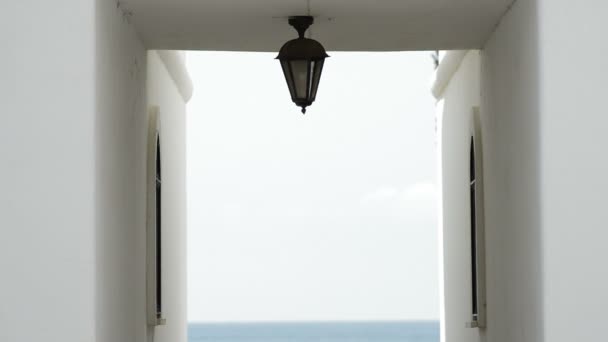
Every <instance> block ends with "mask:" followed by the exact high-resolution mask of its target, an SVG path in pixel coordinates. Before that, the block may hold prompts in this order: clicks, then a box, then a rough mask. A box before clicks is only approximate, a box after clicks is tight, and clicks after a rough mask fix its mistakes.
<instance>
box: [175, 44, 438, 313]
mask: <svg viewBox="0 0 608 342" xmlns="http://www.w3.org/2000/svg"><path fill="white" fill-rule="evenodd" d="M275 55H276V54H269V53H226V52H221V53H220V52H192V53H188V67H189V70H190V73H191V76H192V78H193V81H194V86H195V91H194V97H193V98H192V100H191V101H190V103H189V105H188V117H187V122H188V124H187V142H188V152H187V153H188V156H187V158H188V159H187V160H188V175H187V177H188V178H187V181H188V315H189V316H188V318H189V321H282V320H305V321H310V320H314V321H319V320H400V319H437V318H438V315H439V313H438V311H439V304H438V283H437V282H438V277H437V227H436V224H437V222H436V218H435V217H436V203H435V202H436V186H435V143H434V130H435V127H434V126H435V125H434V101H433V99H432V97H431V95H430V90H429V86H428V85H429V81H430V76H431V73H432V68H433V66H432V62H431V58H430V57H429V53H426V52H416V53H330V55H331V56H332V57H331V58H329V59H328V60H327V61H326V63H325V69H324V72H323V77H322V79H321V85H320V87H319V93H318V96H317V101H316V102H315V103H314V104H313V105H312V106H311V107H309V108H308V112H307V114H306V115H302V114H301V113H300V110H299V108H298V107H296V106H295V105H294V104H293V103H292V102H291V98H290V96H289V92H288V90H287V86H286V84H285V79H284V78H283V75H282V72H281V68H280V66H279V63H278V62H277V61H276V60H274V57H275Z"/></svg>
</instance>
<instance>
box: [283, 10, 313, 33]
mask: <svg viewBox="0 0 608 342" xmlns="http://www.w3.org/2000/svg"><path fill="white" fill-rule="evenodd" d="M314 21H315V19H314V18H313V17H311V16H309V15H299V16H292V17H289V25H291V26H293V28H295V29H296V31H298V35H299V37H300V38H304V33H306V30H308V28H309V27H310V25H312V24H313V23H314Z"/></svg>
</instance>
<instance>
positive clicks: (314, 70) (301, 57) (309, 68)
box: [276, 16, 329, 114]
mask: <svg viewBox="0 0 608 342" xmlns="http://www.w3.org/2000/svg"><path fill="white" fill-rule="evenodd" d="M312 23H313V17H310V16H297V17H290V18H289V25H291V26H293V27H294V28H295V29H296V31H298V35H299V37H298V38H297V39H293V40H290V41H288V42H287V43H285V45H283V47H282V48H281V50H280V51H279V55H278V56H277V58H276V59H278V60H279V61H280V62H281V67H282V68H283V74H284V75H285V80H286V81H287V86H288V87H289V92H290V93H291V100H292V101H293V102H294V103H295V104H296V106H298V107H302V114H304V113H306V107H308V106H310V105H311V104H312V103H313V102H314V101H315V98H316V97H317V89H318V88H319V81H320V79H321V71H323V62H324V61H325V58H327V57H329V56H328V55H327V53H325V48H324V47H323V45H321V43H319V42H318V41H316V40H314V39H309V38H304V33H305V32H306V30H307V29H308V27H310V25H312Z"/></svg>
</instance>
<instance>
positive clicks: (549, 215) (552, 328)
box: [538, 0, 608, 342]
mask: <svg viewBox="0 0 608 342" xmlns="http://www.w3.org/2000/svg"><path fill="white" fill-rule="evenodd" d="M538 2H539V4H538V13H539V14H540V15H539V17H540V18H539V32H540V39H539V41H540V42H542V44H541V47H542V50H541V53H540V56H539V61H540V66H541V68H540V74H541V85H542V86H541V96H540V101H541V102H540V107H541V109H542V111H541V118H540V121H541V122H540V130H541V133H540V145H541V160H540V162H541V170H540V177H541V182H540V187H541V193H542V202H541V203H542V206H541V210H542V229H543V230H542V233H543V240H542V248H541V251H542V260H543V266H544V267H543V276H544V277H545V281H544V286H543V298H544V303H543V308H544V312H545V315H544V322H545V340H546V341H551V342H562V341H563V342H566V341H591V340H601V339H605V334H606V333H605V327H606V317H607V314H606V307H608V291H606V290H607V289H608V267H607V266H606V264H607V260H608V248H607V241H608V200H607V199H606V196H607V194H608V153H607V148H608V134H607V132H608V109H607V107H606V103H605V101H604V99H605V98H606V93H607V91H608V87H607V82H606V80H607V78H608V59H607V58H606V56H608V39H607V38H606V33H607V32H608V21H607V20H606V15H605V14H606V13H607V12H608V3H607V2H605V1H599V0H586V1H579V2H577V3H576V4H573V3H572V2H569V1H564V0H539V1H538Z"/></svg>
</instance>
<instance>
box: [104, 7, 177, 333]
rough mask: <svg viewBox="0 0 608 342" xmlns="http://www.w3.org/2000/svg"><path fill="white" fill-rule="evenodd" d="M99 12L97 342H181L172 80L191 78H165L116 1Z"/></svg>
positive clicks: (160, 65) (162, 66)
mask: <svg viewBox="0 0 608 342" xmlns="http://www.w3.org/2000/svg"><path fill="white" fill-rule="evenodd" d="M96 15H97V21H96V32H97V35H96V41H97V46H96V52H97V53H96V57H97V59H96V61H97V63H96V68H97V69H96V71H97V82H96V87H97V102H96V104H97V107H96V108H97V118H96V122H95V127H96V131H95V133H96V157H97V158H96V165H97V183H96V195H97V207H96V208H97V215H96V223H97V234H96V251H97V253H96V256H97V274H96V276H97V286H96V315H97V317H96V322H97V329H96V332H97V334H96V335H97V341H100V342H101V341H112V342H120V341H124V342H132V341H136V342H144V341H154V342H185V341H186V317H185V315H186V303H185V298H186V293H185V292H186V285H185V277H186V275H185V267H186V257H185V255H186V254H185V253H186V251H185V245H186V244H185V218H186V213H185V208H186V205H185V198H186V195H185V112H186V109H185V99H184V96H183V95H182V94H181V93H180V91H179V90H180V88H178V87H177V85H176V82H175V81H174V80H175V79H179V77H180V76H181V77H187V75H186V76H184V75H183V74H173V75H172V74H170V73H169V71H168V69H167V68H166V66H165V63H164V61H163V60H161V58H159V55H158V53H157V52H148V51H146V50H145V48H144V46H143V44H142V43H141V41H140V40H139V38H138V36H137V34H136V32H135V29H134V28H133V27H132V25H131V24H130V23H129V18H128V16H125V13H124V12H123V11H122V9H121V8H117V7H116V4H114V3H111V2H107V1H103V0H98V2H97V8H96ZM166 54H169V55H171V54H172V53H170V52H168V53H166ZM166 60H167V61H173V62H174V63H176V64H179V63H177V62H179V61H181V60H180V59H179V58H174V59H171V58H166ZM182 62H183V61H182ZM173 67H174V68H177V67H176V66H175V65H173ZM173 71H174V72H175V70H173ZM182 83H184V81H183V80H182ZM182 92H183V91H182ZM152 106H159V107H160V115H161V116H160V134H161V155H162V169H163V192H162V196H163V198H162V203H163V206H162V215H161V217H162V227H163V241H162V243H163V252H162V261H161V262H162V268H163V289H162V290H163V311H164V316H165V318H166V319H167V323H166V325H164V326H158V327H155V328H152V327H148V325H147V321H146V307H147V305H146V215H147V213H146V171H147V170H146V167H147V166H146V165H147V161H146V158H147V146H148V145H147V138H148V119H149V115H150V108H151V107H152Z"/></svg>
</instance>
